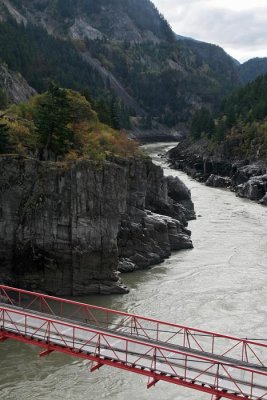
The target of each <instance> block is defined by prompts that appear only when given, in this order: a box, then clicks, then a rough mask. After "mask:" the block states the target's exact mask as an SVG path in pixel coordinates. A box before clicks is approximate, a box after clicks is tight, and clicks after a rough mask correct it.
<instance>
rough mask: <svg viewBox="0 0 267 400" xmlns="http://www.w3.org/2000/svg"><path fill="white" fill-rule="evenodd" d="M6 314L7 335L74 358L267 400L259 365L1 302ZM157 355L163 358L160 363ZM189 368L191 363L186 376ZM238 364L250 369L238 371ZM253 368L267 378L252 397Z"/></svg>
mask: <svg viewBox="0 0 267 400" xmlns="http://www.w3.org/2000/svg"><path fill="white" fill-rule="evenodd" d="M4 310H5V312H4ZM1 311H2V313H4V315H5V317H4V318H2V322H1V327H2V330H3V331H4V332H6V333H10V334H13V335H15V336H16V335H17V336H23V337H25V338H30V340H36V341H39V342H43V343H44V344H45V345H48V343H47V341H48V340H49V345H50V348H52V347H51V346H53V345H56V346H60V347H61V348H62V349H63V348H66V349H67V348H71V349H72V352H73V353H75V352H76V353H80V352H82V353H83V354H84V355H88V356H90V355H93V356H96V355H97V357H98V358H99V361H100V362H101V359H106V360H111V361H112V362H116V361H117V362H119V363H125V364H127V365H134V366H135V368H141V369H146V370H148V371H151V370H153V372H156V373H157V374H163V375H167V376H170V377H173V378H174V377H176V378H186V380H188V381H191V382H192V381H194V382H197V383H199V384H200V385H202V384H204V385H208V386H210V387H214V385H215V384H216V386H217V388H218V389H221V390H224V391H227V392H229V393H238V394H239V396H240V395H242V396H243V397H245V396H247V397H248V398H253V399H260V398H262V399H263V398H266V399H267V395H266V393H267V369H266V368H262V367H259V366H255V365H254V364H249V363H247V362H241V361H240V360H233V359H231V358H227V357H225V358H224V357H222V356H216V355H212V354H210V353H205V352H203V353H201V354H200V352H199V351H196V350H194V349H192V350H191V351H190V350H188V348H183V347H181V346H175V345H168V344H164V343H160V342H157V341H155V340H148V339H143V340H141V341H140V338H138V336H135V335H129V334H127V333H126V334H125V333H123V332H116V331H113V332H112V330H110V329H98V330H95V326H93V327H92V326H90V325H86V324H83V325H81V324H80V325H75V324H73V321H68V320H66V319H65V318H60V317H56V318H54V319H53V320H51V318H50V316H49V315H45V314H43V315H41V314H40V313H33V312H32V311H31V310H25V309H23V308H19V307H15V308H14V307H13V308H12V307H11V306H7V305H5V304H1V303H0V313H1ZM25 313H26V314H25ZM48 322H49V324H48ZM48 330H49V334H48ZM74 332H75V334H74ZM130 337H131V340H130V341H129V338H130ZM100 338H101V339H100ZM47 339H48V340H47ZM155 351H156V352H157V353H158V354H157V356H156V358H155ZM196 353H197V356H196ZM222 362H223V363H224V365H225V367H226V368H225V369H223V370H221V371H220V372H219V373H217V372H218V371H217V370H218V366H219V364H220V363H222ZM185 364H187V365H186V377H185ZM236 365H239V366H242V367H245V368H246V369H235V368H236ZM247 369H249V370H250V369H255V371H259V370H261V371H262V372H266V375H265V374H264V375H256V374H255V375H256V376H255V377H254V382H253V394H252V396H251V379H250V377H251V374H250V372H248V371H247ZM233 372H234V374H233Z"/></svg>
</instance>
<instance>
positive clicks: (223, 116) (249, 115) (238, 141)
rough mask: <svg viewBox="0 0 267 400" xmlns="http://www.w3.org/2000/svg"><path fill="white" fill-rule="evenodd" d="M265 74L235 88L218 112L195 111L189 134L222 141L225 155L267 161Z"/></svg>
mask: <svg viewBox="0 0 267 400" xmlns="http://www.w3.org/2000/svg"><path fill="white" fill-rule="evenodd" d="M266 119H267V74H266V75H262V76H259V77H258V78H257V79H256V80H255V81H253V82H250V83H248V84H247V85H246V86H244V87H242V88H240V89H238V90H236V91H235V92H234V93H233V94H232V95H231V96H230V97H228V98H227V99H226V100H225V101H224V102H223V105H222V107H221V110H220V112H219V114H218V115H211V114H210V112H209V111H208V110H203V109H202V110H200V111H198V112H196V114H195V116H194V118H193V122H192V129H191V135H192V137H193V138H194V139H200V138H201V137H203V136H207V137H208V138H209V140H210V141H211V142H212V143H223V144H224V149H225V152H226V156H227V157H231V158H233V157H238V158H243V159H250V160H253V159H254V160H256V159H259V160H264V161H267V120H266Z"/></svg>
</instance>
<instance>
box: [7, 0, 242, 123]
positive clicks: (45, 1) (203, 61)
mask: <svg viewBox="0 0 267 400" xmlns="http://www.w3.org/2000/svg"><path fill="white" fill-rule="evenodd" d="M0 17H1V23H0V42H2V43H7V46H0V57H1V58H2V59H3V60H4V61H5V62H7V64H8V65H9V66H10V67H11V68H12V69H14V70H18V71H19V72H20V73H21V74H22V75H23V76H24V77H25V78H26V79H27V80H28V82H29V83H30V84H31V85H32V86H33V87H34V88H35V89H37V90H38V91H43V90H45V89H46V88H47V85H48V82H49V80H51V79H52V80H54V81H55V82H56V83H58V84H59V85H61V86H65V87H70V88H73V89H76V90H79V91H83V92H86V93H87V94H88V93H90V96H91V97H92V98H93V100H94V102H95V108H96V109H97V111H98V112H99V115H100V118H101V120H102V121H103V122H106V123H109V120H110V119H111V118H112V117H111V115H112V114H114V113H115V114H116V115H117V117H116V118H117V120H118V121H119V122H118V125H119V126H120V127H125V128H129V127H130V123H129V115H131V116H137V117H139V118H137V122H138V124H139V126H140V127H141V128H143V129H148V130H151V129H152V128H153V127H155V124H158V123H160V124H163V125H164V126H168V127H176V128H177V127H179V126H181V127H182V129H184V126H185V124H187V122H188V121H189V120H190V119H191V117H192V114H193V113H194V110H196V109H199V108H201V107H203V106H205V107H206V108H208V109H211V110H212V109H218V107H219V105H220V103H221V101H222V99H223V98H224V97H225V96H226V95H228V94H229V93H230V92H231V91H232V89H233V88H234V87H235V86H236V85H237V83H238V80H239V66H238V65H237V62H236V61H235V60H233V59H232V58H231V57H230V56H229V55H227V54H226V53H225V52H224V51H223V50H222V49H221V48H219V47H218V46H214V45H210V44H206V43H202V42H198V41H194V40H190V39H183V40H177V37H175V35H174V33H173V32H172V30H171V28H170V27H169V25H168V23H167V22H166V20H165V19H164V17H163V16H162V15H160V14H159V12H158V11H157V9H156V8H155V6H154V5H153V3H152V2H151V1H150V0H113V1H110V0H98V1H97V2H96V1H95V0H2V2H1V4H0ZM180 39H181V37H180ZM101 110H104V112H103V113H101ZM102 114H103V116H102ZM114 127H115V126H114Z"/></svg>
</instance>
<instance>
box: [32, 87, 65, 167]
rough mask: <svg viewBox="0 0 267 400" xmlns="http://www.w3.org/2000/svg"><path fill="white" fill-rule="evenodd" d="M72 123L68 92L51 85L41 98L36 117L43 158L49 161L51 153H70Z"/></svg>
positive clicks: (35, 121)
mask: <svg viewBox="0 0 267 400" xmlns="http://www.w3.org/2000/svg"><path fill="white" fill-rule="evenodd" d="M70 121H71V116H70V105H69V102H68V98H67V94H66V90H64V89H60V88H59V87H57V86H56V85H54V84H50V86H49V89H48V91H47V92H46V93H45V94H44V95H43V96H42V97H41V98H40V100H39V102H38V104H37V107H36V112H35V115H34V123H35V126H36V132H37V135H38V136H39V140H40V144H41V148H42V154H41V158H45V159H47V158H48V154H49V152H50V151H52V152H53V153H54V154H55V155H56V156H58V155H63V154H65V153H66V152H67V151H68V149H69V148H70V145H71V141H72V140H73V132H72V131H71V129H70V128H69V127H68V126H67V125H68V123H69V122H70Z"/></svg>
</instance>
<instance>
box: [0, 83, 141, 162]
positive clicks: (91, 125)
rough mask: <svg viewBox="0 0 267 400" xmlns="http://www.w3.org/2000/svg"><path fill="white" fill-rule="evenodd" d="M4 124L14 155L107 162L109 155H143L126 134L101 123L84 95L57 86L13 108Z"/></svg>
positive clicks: (6, 116)
mask: <svg viewBox="0 0 267 400" xmlns="http://www.w3.org/2000/svg"><path fill="white" fill-rule="evenodd" d="M0 122H1V123H2V124H4V125H6V126H7V129H8V140H9V142H10V146H11V149H12V151H13V152H15V153H19V154H23V155H31V156H35V157H38V158H40V159H41V160H58V159H64V158H67V159H73V158H80V157H85V158H90V159H94V160H103V159H105V158H106V157H107V156H108V155H109V154H115V155H119V156H123V157H128V156H130V155H135V154H137V153H138V152H139V150H138V146H137V143H135V142H134V141H130V140H129V139H128V138H127V135H126V133H125V132H122V131H117V130H114V129H112V128H111V127H109V126H107V125H104V124H102V123H100V122H99V119H98V115H97V113H96V112H95V111H94V110H93V109H92V107H91V104H90V103H89V101H88V100H87V99H86V98H85V97H84V96H82V95H81V94H79V93H78V92H75V91H73V90H69V89H68V90H67V89H61V88H59V87H57V86H55V85H54V84H51V85H50V86H49V89H48V91H47V92H45V93H43V94H41V95H36V96H34V97H32V99H31V100H30V101H29V102H27V103H21V104H19V105H16V106H15V105H13V106H11V107H10V108H9V109H8V110H7V112H6V114H5V117H4V118H2V121H0ZM0 151H1V152H2V153H3V152H5V150H4V149H2V150H1V149H0Z"/></svg>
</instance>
